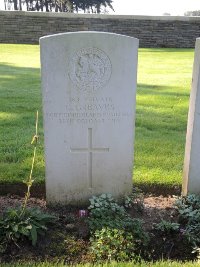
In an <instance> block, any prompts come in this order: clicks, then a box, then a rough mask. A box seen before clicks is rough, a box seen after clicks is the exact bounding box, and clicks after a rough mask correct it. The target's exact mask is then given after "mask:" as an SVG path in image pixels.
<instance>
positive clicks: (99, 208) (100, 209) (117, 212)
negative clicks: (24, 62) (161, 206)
mask: <svg viewBox="0 0 200 267" xmlns="http://www.w3.org/2000/svg"><path fill="white" fill-rule="evenodd" d="M88 209H89V210H90V215H89V218H88V223H89V228H90V231H91V233H92V234H93V233H94V232H95V231H96V230H102V229H103V228H109V229H118V230H125V231H126V232H127V233H131V234H132V235H133V237H134V244H135V247H138V248H139V247H140V246H141V245H142V246H143V245H144V246H145V245H147V243H148V241H149V237H148V235H147V233H146V232H145V231H144V230H143V227H142V221H141V220H140V219H133V218H131V217H130V215H129V214H128V213H127V211H126V210H125V208H124V207H123V206H120V205H119V204H118V203H117V202H116V201H115V200H114V198H113V197H112V195H111V194H102V195H100V196H99V197H96V196H93V197H92V198H91V199H90V206H89V207H88Z"/></svg>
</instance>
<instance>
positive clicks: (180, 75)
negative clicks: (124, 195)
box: [0, 44, 194, 187]
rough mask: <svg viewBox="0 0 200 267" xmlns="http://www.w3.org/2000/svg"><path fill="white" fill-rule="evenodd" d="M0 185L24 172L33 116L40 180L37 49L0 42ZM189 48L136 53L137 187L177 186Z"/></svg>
mask: <svg viewBox="0 0 200 267" xmlns="http://www.w3.org/2000/svg"><path fill="white" fill-rule="evenodd" d="M0 51H1V57H0V170H1V171H0V183H1V184H2V183H4V184H9V183H10V184H16V183H21V182H22V181H23V180H24V179H25V178H26V177H27V176H28V174H29V170H30V165H31V157H32V147H31V145H30V141H31V140H30V137H31V135H32V133H34V120H35V112H36V110H37V109H39V114H40V119H39V129H40V130H39V131H40V132H39V134H40V146H39V149H38V153H37V161H36V168H35V170H34V176H35V178H36V183H41V182H42V183H43V182H44V173H45V172H44V156H43V155H44V147H43V127H42V99H41V90H40V64H39V46H37V45H11V44H9V45H8V44H0ZM193 53H194V51H193V50H192V49H140V50H139V68H138V90H137V107H136V138H135V164H134V177H133V180H134V181H135V183H137V185H144V186H148V185H155V184H158V185H161V186H166V187H173V186H177V185H178V186H179V187H180V185H181V176H182V167H183V158H184V146H185V134H186V124H187V112H188V103H189V91H190V83H191V77H192V63H193Z"/></svg>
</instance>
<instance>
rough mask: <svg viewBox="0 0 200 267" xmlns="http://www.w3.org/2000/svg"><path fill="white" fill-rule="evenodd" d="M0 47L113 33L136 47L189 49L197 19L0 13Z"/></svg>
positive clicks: (198, 29)
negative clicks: (65, 36)
mask: <svg viewBox="0 0 200 267" xmlns="http://www.w3.org/2000/svg"><path fill="white" fill-rule="evenodd" d="M0 25H1V27H0V43H27V44H38V41H39V38H40V37H42V36H44V35H50V34H56V33H61V32H74V31H101V32H114V33H117V34H124V35H128V36H132V37H136V38H138V39H139V40H140V47H182V48H186V47H192V48H194V46H195V39H196V38H197V37H199V36H200V17H185V16H177V17H176V16H116V15H95V14H92V15H91V14H69V13H51V12H47V13H46V12H24V11H0Z"/></svg>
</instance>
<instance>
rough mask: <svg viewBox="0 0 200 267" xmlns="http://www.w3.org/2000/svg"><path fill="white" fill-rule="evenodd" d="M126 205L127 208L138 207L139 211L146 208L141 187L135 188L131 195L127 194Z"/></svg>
mask: <svg viewBox="0 0 200 267" xmlns="http://www.w3.org/2000/svg"><path fill="white" fill-rule="evenodd" d="M124 206H125V207H126V208H132V207H134V208H136V209H137V211H142V210H143V209H144V194H143V193H142V191H141V190H140V189H139V188H137V187H136V188H134V189H133V192H132V193H131V194H130V195H127V196H125V199H124Z"/></svg>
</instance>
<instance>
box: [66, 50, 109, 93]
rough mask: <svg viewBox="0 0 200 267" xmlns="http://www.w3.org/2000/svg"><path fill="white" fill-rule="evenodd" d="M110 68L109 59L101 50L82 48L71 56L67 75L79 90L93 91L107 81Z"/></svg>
mask: <svg viewBox="0 0 200 267" xmlns="http://www.w3.org/2000/svg"><path fill="white" fill-rule="evenodd" d="M111 68H112V67H111V62H110V59H109V57H108V56H107V55H106V54H105V53H104V52H103V51H101V50H100V49H97V48H84V49H81V50H80V51H78V52H77V53H76V54H75V55H74V56H73V57H72V58H71V62H70V71H69V77H70V79H71V81H72V83H73V84H74V85H75V86H76V87H78V88H79V89H80V90H84V91H95V90H97V89H99V88H101V87H103V86H105V85H106V83H107V82H108V81H109V79H110V75H111Z"/></svg>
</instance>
